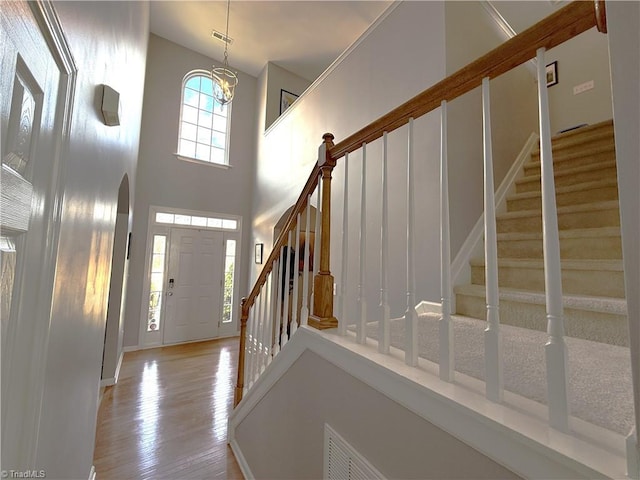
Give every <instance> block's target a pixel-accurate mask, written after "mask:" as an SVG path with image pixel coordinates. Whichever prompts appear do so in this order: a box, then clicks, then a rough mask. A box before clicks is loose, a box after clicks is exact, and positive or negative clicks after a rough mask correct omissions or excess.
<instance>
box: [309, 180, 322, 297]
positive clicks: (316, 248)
mask: <svg viewBox="0 0 640 480" xmlns="http://www.w3.org/2000/svg"><path fill="white" fill-rule="evenodd" d="M321 185H322V181H321V180H320V181H318V203H316V205H317V208H316V238H315V241H314V243H313V280H312V281H311V285H310V288H311V291H312V292H313V293H312V296H311V298H312V299H313V297H314V296H315V292H314V289H315V278H316V275H317V274H318V270H319V269H320V239H321V238H322V223H321V222H320V220H321V219H322V213H321V212H320V205H322V203H321V202H322V188H321ZM311 305H313V301H312V302H311Z"/></svg>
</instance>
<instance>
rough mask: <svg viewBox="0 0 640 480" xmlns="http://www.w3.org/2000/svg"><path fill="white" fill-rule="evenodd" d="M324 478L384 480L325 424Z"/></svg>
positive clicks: (336, 479)
mask: <svg viewBox="0 0 640 480" xmlns="http://www.w3.org/2000/svg"><path fill="white" fill-rule="evenodd" d="M324 478H326V479H328V480H374V479H380V480H385V478H384V477H383V476H382V474H381V473H380V472H378V471H377V470H376V469H375V467H374V466H373V465H371V464H370V463H369V462H368V461H367V460H366V459H365V458H364V457H363V456H362V455H360V454H359V453H358V452H357V451H356V450H355V449H354V448H353V447H352V446H351V445H349V444H348V443H347V442H346V440H345V439H344V438H342V437H341V436H340V435H338V433H337V432H336V431H335V430H334V429H333V428H331V427H330V426H329V425H328V424H326V423H325V424H324Z"/></svg>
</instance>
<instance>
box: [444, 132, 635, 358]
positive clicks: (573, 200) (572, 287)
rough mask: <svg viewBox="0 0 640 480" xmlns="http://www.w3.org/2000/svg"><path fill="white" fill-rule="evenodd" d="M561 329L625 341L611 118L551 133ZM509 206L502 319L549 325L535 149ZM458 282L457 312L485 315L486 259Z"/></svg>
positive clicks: (502, 254) (502, 217) (502, 232)
mask: <svg viewBox="0 0 640 480" xmlns="http://www.w3.org/2000/svg"><path fill="white" fill-rule="evenodd" d="M553 157H554V173H555V180H556V201H557V206H558V226H559V229H560V255H561V261H562V287H563V294H564V314H565V330H566V334H567V335H568V336H570V337H576V338H583V339H587V340H592V341H596V342H604V343H610V344H612V345H620V346H628V330H627V313H626V300H625V292H624V276H623V269H622V247H621V239H620V216H619V210H618V189H617V178H616V162H615V145H614V136H613V122H612V121H611V120H609V121H606V122H602V123H599V124H596V125H591V126H587V127H582V128H579V129H576V130H573V131H570V132H567V133H563V134H560V135H557V136H556V137H554V138H553ZM507 210H508V211H507V212H506V213H502V214H499V215H498V216H497V232H498V282H499V287H500V322H501V323H504V324H508V325H514V326H518V327H524V328H530V329H535V330H541V331H544V330H546V327H547V325H546V323H547V322H546V313H545V311H546V309H545V294H544V270H543V255H542V200H541V193H540V152H539V151H538V150H536V151H534V152H533V153H532V154H531V159H530V160H529V161H527V162H526V163H525V164H524V176H523V177H522V178H520V179H519V180H516V193H515V194H513V195H511V196H509V197H508V198H507ZM470 263H471V284H470V285H461V286H457V287H455V294H456V310H457V313H458V314H459V315H465V316H468V317H473V318H479V319H485V316H486V302H485V287H484V282H485V271H484V259H482V258H480V259H472V260H471V262H470Z"/></svg>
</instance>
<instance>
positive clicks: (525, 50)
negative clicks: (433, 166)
mask: <svg viewBox="0 0 640 480" xmlns="http://www.w3.org/2000/svg"><path fill="white" fill-rule="evenodd" d="M595 26H597V27H598V30H599V31H601V32H603V33H606V17H605V9H604V2H601V1H596V2H581V1H578V2H573V3H571V4H569V5H567V6H566V7H564V8H562V9H561V10H559V11H557V12H556V13H555V14H553V15H551V16H549V17H547V18H546V19H544V20H542V21H540V22H539V23H537V24H536V25H534V26H532V27H531V28H529V29H527V30H525V31H524V32H522V33H521V34H519V35H517V36H515V37H514V38H512V39H511V40H509V41H507V42H505V43H504V44H503V45H501V46H500V47H498V48H496V49H495V50H493V51H491V52H489V53H487V54H486V55H484V56H482V57H481V58H479V59H478V60H476V61H474V62H472V63H471V64H469V65H467V66H466V67H464V68H462V69H461V70H459V71H457V72H456V73H454V74H453V75H451V76H449V77H447V78H445V79H444V80H442V81H440V82H439V83H437V84H435V85H433V86H432V87H430V88H428V89H427V90H425V91H423V92H422V93H420V94H419V95H417V96H415V97H414V98H412V99H411V100H409V101H407V102H406V103H404V104H402V105H400V106H399V107H397V108H395V109H394V110H392V111H390V112H389V113H387V114H386V115H383V116H382V117H380V118H379V119H377V120H376V121H374V122H372V123H371V124H369V125H367V126H365V127H364V128H362V129H360V130H359V131H357V132H355V133H354V134H352V135H350V136H349V137H347V138H346V139H344V140H342V141H340V142H338V143H337V144H334V143H333V139H334V138H333V135H331V134H325V135H324V137H323V142H322V144H321V145H320V147H319V151H318V161H317V163H316V165H315V166H314V167H313V169H312V172H311V175H310V176H309V178H308V180H307V183H306V185H305V186H304V188H303V190H302V192H301V193H300V196H299V198H298V201H297V202H296V204H295V207H294V208H293V209H292V210H291V214H290V216H289V218H288V220H287V222H286V224H285V226H284V228H283V229H282V233H281V234H280V236H279V238H278V239H277V240H276V242H275V243H274V246H273V249H272V252H271V254H270V255H269V257H268V259H267V261H266V262H265V265H264V267H263V269H262V272H261V273H260V275H259V277H258V279H257V282H256V284H255V286H254V287H253V289H252V290H251V292H250V293H249V295H248V296H247V297H246V298H244V299H243V300H242V315H241V337H240V361H239V369H238V382H237V386H236V405H237V404H238V403H239V402H240V401H241V400H242V398H243V396H245V395H247V394H248V393H249V392H250V390H251V387H252V386H253V384H254V383H255V382H256V381H257V379H258V378H259V377H260V375H261V374H262V373H263V372H264V371H265V370H266V369H267V368H268V367H269V364H270V363H271V362H272V361H273V359H274V358H275V357H276V356H277V355H278V354H279V353H280V352H281V351H282V349H283V348H286V344H287V343H288V342H289V341H290V340H291V339H292V338H293V336H294V335H295V334H296V331H297V329H298V328H299V327H300V326H304V325H309V326H312V327H316V328H319V329H329V328H336V333H337V334H338V335H342V336H345V335H348V334H350V333H351V334H352V336H353V338H354V340H355V341H356V342H357V343H361V344H366V343H367V328H368V323H369V322H370V316H369V315H368V312H367V304H366V301H365V300H364V296H365V295H364V289H365V283H366V282H367V271H366V263H365V258H366V256H365V255H364V254H363V252H366V251H367V228H366V224H365V223H366V218H367V214H366V208H367V192H366V187H367V182H366V165H367V147H368V145H370V144H371V143H373V142H375V141H380V142H382V148H381V150H382V152H383V154H382V155H383V158H382V172H381V179H382V185H381V187H380V188H381V190H380V191H381V199H380V200H379V202H380V204H381V205H380V207H381V217H382V218H381V221H380V224H381V231H380V247H381V248H380V252H379V264H378V267H379V268H378V269H379V271H380V279H379V281H380V311H381V312H382V315H381V316H380V318H379V322H378V325H377V348H378V351H379V352H380V353H383V354H388V353H389V351H390V348H391V333H390V330H391V318H390V316H391V314H390V308H389V305H388V301H387V293H388V282H389V280H388V276H387V271H388V262H389V251H388V250H389V241H388V233H389V228H388V220H389V208H388V204H389V201H388V197H389V191H388V181H387V179H388V170H389V164H390V162H391V161H395V162H396V164H395V166H394V168H396V169H397V168H404V169H405V171H406V205H407V208H406V214H407V219H406V249H405V260H406V310H405V313H404V319H403V327H404V328H403V331H404V333H403V339H404V340H403V342H404V347H403V350H404V359H405V363H406V364H407V365H409V366H417V365H418V338H419V332H418V311H417V310H416V303H417V300H416V286H415V272H414V268H415V264H416V259H415V257H414V255H415V252H416V247H415V243H416V239H415V231H414V230H415V228H414V225H415V217H416V213H415V210H416V206H415V205H414V198H415V193H414V190H415V185H414V177H415V176H414V166H415V162H416V159H415V152H414V144H415V136H416V133H415V128H414V120H416V119H418V118H419V117H421V116H423V115H425V114H428V113H430V112H434V111H439V114H440V118H441V158H440V192H441V198H440V217H441V224H440V240H441V241H440V244H441V252H440V257H441V292H442V293H441V318H440V320H439V321H438V351H439V353H438V355H439V359H438V365H439V375H440V378H441V380H443V381H445V382H454V381H455V365H454V352H455V345H454V332H453V322H452V318H451V315H452V289H453V288H452V280H451V277H452V275H451V258H450V233H449V195H448V188H447V186H448V183H449V181H448V177H449V175H448V162H447V144H448V141H447V137H448V135H449V133H448V132H447V109H448V104H449V102H451V101H452V100H454V99H456V98H458V97H459V96H461V95H464V94H465V93H467V92H470V91H471V90H473V89H475V88H477V87H481V90H482V124H483V145H484V152H483V157H484V221H485V224H484V248H485V259H484V268H485V285H486V320H487V323H486V329H485V330H484V339H483V341H484V375H485V376H484V381H485V385H486V397H487V399H489V400H490V401H492V402H497V403H500V402H502V401H503V398H504V380H503V356H502V341H501V336H502V333H501V322H500V310H499V298H500V296H499V289H498V285H499V283H498V254H497V251H498V246H497V245H498V243H497V233H496V200H495V198H494V192H495V187H494V185H493V178H494V174H493V158H492V157H493V148H492V132H491V108H490V106H491V102H490V94H491V80H492V79H494V78H496V77H498V76H500V75H502V74H504V73H506V72H508V71H510V70H512V69H514V68H515V67H517V66H519V65H521V64H523V63H525V62H527V61H529V60H531V59H535V60H536V64H537V84H538V113H539V139H540V140H539V141H540V164H541V175H540V183H541V191H542V194H541V195H542V224H543V240H542V241H543V251H544V257H543V258H544V285H545V308H546V324H547V338H546V343H545V344H544V346H542V345H541V346H540V347H541V348H544V358H545V366H546V373H545V379H546V392H547V398H546V403H547V405H548V422H549V425H550V426H551V427H552V428H554V429H556V430H559V431H561V432H568V431H569V430H570V426H569V419H570V411H569V392H568V384H569V380H568V370H567V364H568V353H567V345H566V339H565V323H564V312H563V290H562V272H561V258H560V240H559V238H560V235H559V228H558V209H557V206H556V187H555V180H554V164H553V155H552V147H551V130H550V122H549V106H548V97H547V87H546V85H547V81H546V72H545V65H546V63H547V62H546V61H545V52H546V51H547V50H549V49H551V48H553V47H555V46H557V45H559V44H561V43H563V42H565V41H567V40H569V39H571V38H573V37H575V36H577V35H579V34H580V33H582V32H584V31H586V30H588V29H590V28H593V27H595ZM405 125H406V126H407V128H406V129H402V132H405V131H406V135H407V138H406V142H407V158H406V159H405V161H404V162H402V163H401V164H400V165H398V162H397V159H393V160H392V159H389V158H387V143H388V141H389V140H388V138H389V136H390V135H392V134H393V135H398V134H399V133H400V132H396V130H398V129H399V128H400V127H404V126H405ZM354 152H358V156H359V157H360V158H361V159H362V168H361V174H362V181H361V182H360V191H359V192H356V193H355V194H354V193H353V192H349V188H348V186H349V176H348V175H349V169H348V163H349V155H350V154H353V153H354ZM338 162H344V164H345V170H344V171H345V173H344V182H345V185H344V197H343V201H342V204H341V205H340V208H342V209H344V214H343V215H342V221H343V225H342V229H343V239H342V245H337V246H336V245H334V246H333V248H334V249H336V250H337V249H338V248H339V249H341V250H342V251H341V259H342V264H343V265H347V258H348V256H349V255H352V254H353V252H350V251H349V250H348V247H347V245H348V242H347V241H346V239H345V238H344V237H345V236H346V235H347V232H348V231H349V225H348V222H349V220H350V219H349V215H348V212H349V208H348V207H349V195H357V196H359V197H360V199H359V205H360V215H359V222H360V231H359V250H360V255H359V271H358V274H357V277H358V284H357V286H356V290H357V292H358V300H357V314H356V316H355V317H356V318H355V321H351V322H347V321H345V319H346V316H347V310H346V302H345V297H346V295H347V292H346V290H345V289H346V286H347V277H346V275H347V272H346V268H343V269H342V271H341V272H340V274H341V276H342V278H341V279H340V281H339V282H338V283H337V284H338V285H339V288H338V291H336V292H334V282H335V279H334V277H333V275H332V272H331V271H330V254H331V249H332V246H331V245H330V238H331V232H330V228H331V209H332V205H331V198H332V196H331V178H332V171H333V169H334V167H335V166H336V165H337V163H338ZM352 198H353V197H352ZM312 205H314V206H315V207H316V209H317V212H318V215H315V225H313V226H312V225H311V221H312V216H311V214H310V212H311V208H310V207H311V206H312ZM376 208H378V207H377V206H376ZM334 251H335V250H334ZM334 296H335V298H336V299H337V300H338V302H337V305H336V308H334ZM348 323H349V324H350V325H351V327H352V328H348ZM350 330H352V332H350ZM639 347H640V346H639V345H637V343H635V342H634V340H633V339H632V341H631V345H630V348H631V350H632V352H634V351H637V350H638V348H639ZM635 355H637V353H636V354H635ZM638 368H640V367H639V366H638V365H632V369H634V376H635V378H636V379H637V378H638V372H637V369H638ZM635 392H636V396H635V397H634V399H633V405H634V410H635V421H634V430H633V431H632V432H631V433H630V434H629V437H628V442H627V457H628V463H629V471H630V472H636V471H637V469H638V467H637V462H638V442H637V434H636V433H635V432H637V431H638V430H639V420H638V417H639V415H638V412H639V410H640V399H639V398H638V388H636V389H635Z"/></svg>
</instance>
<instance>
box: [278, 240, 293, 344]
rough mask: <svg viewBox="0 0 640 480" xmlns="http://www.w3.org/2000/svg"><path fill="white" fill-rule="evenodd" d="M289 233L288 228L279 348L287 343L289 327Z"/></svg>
mask: <svg viewBox="0 0 640 480" xmlns="http://www.w3.org/2000/svg"><path fill="white" fill-rule="evenodd" d="M291 235H292V232H291V230H289V233H288V235H287V254H286V255H285V256H286V257H287V258H285V260H284V262H285V264H284V273H283V275H284V277H283V278H284V281H283V282H282V285H283V286H284V300H283V301H282V310H283V312H282V332H281V333H280V348H282V347H284V346H285V345H286V344H287V341H288V338H289V335H288V333H287V330H289V328H290V325H291V324H290V323H289V322H290V320H291V319H290V318H289V289H290V288H291V283H290V282H289V278H290V277H291V273H292V272H291Z"/></svg>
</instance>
